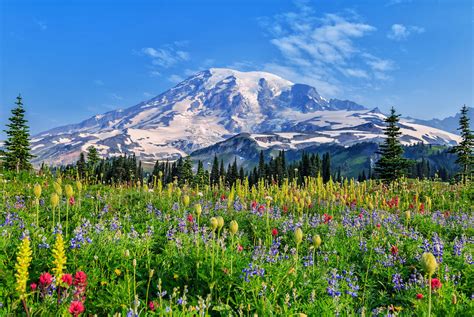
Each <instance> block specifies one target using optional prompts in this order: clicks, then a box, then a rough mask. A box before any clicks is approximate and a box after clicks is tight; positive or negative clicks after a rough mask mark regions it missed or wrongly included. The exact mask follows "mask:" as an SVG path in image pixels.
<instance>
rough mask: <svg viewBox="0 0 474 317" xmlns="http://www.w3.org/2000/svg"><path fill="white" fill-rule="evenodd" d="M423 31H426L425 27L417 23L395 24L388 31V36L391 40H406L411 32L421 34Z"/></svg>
mask: <svg viewBox="0 0 474 317" xmlns="http://www.w3.org/2000/svg"><path fill="white" fill-rule="evenodd" d="M423 32H425V29H424V28H422V27H419V26H416V25H409V26H405V25H403V24H393V25H392V27H391V29H390V31H389V32H388V33H387V37H388V38H389V39H391V40H395V41H402V40H406V39H407V38H408V37H409V36H410V34H421V33H423Z"/></svg>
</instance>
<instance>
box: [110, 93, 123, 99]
mask: <svg viewBox="0 0 474 317" xmlns="http://www.w3.org/2000/svg"><path fill="white" fill-rule="evenodd" d="M110 97H111V98H112V99H115V100H123V97H122V96H120V95H118V94H116V93H111V94H110Z"/></svg>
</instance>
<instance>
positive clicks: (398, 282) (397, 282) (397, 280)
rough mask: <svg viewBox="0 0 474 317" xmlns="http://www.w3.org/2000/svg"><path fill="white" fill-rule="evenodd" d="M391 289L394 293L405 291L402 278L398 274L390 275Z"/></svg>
mask: <svg viewBox="0 0 474 317" xmlns="http://www.w3.org/2000/svg"><path fill="white" fill-rule="evenodd" d="M392 283H393V289H394V290H395V291H400V290H402V289H405V283H403V278H402V276H401V275H400V273H395V274H393V275H392Z"/></svg>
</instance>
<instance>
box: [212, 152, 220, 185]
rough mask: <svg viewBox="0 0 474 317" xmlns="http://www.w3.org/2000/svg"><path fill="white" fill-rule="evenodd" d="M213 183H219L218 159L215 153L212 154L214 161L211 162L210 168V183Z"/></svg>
mask: <svg viewBox="0 0 474 317" xmlns="http://www.w3.org/2000/svg"><path fill="white" fill-rule="evenodd" d="M215 184H219V160H218V159H217V155H216V154H214V161H213V162H212V168H211V185H215Z"/></svg>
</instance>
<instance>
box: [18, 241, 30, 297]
mask: <svg viewBox="0 0 474 317" xmlns="http://www.w3.org/2000/svg"><path fill="white" fill-rule="evenodd" d="M31 254H32V251H31V247H30V239H29V238H28V237H24V238H23V240H22V241H21V244H20V246H19V247H18V255H17V257H16V264H15V270H16V274H15V277H16V290H17V291H18V294H19V295H20V298H21V299H23V298H24V297H25V295H26V283H27V282H28V277H29V274H28V268H29V267H30V264H31V260H32V258H31Z"/></svg>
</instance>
